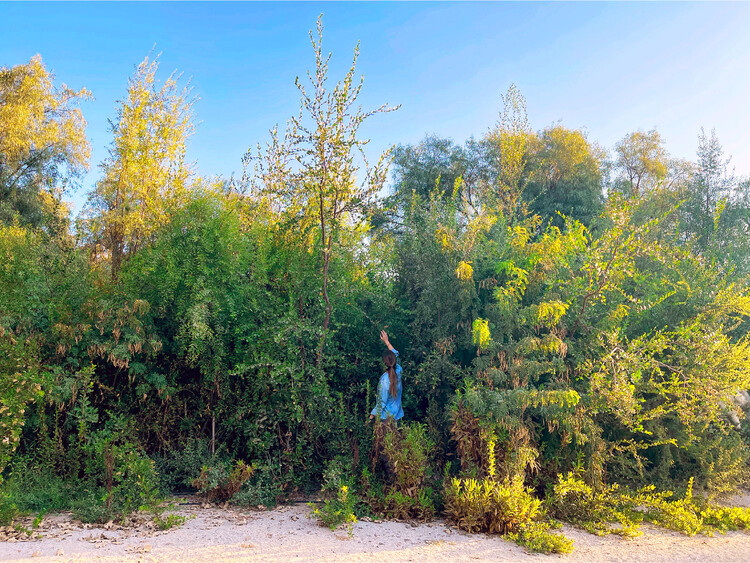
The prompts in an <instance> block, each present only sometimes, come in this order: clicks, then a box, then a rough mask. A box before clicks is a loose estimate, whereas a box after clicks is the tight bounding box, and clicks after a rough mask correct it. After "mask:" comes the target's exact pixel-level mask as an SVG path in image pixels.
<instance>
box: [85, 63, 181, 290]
mask: <svg viewBox="0 0 750 563" xmlns="http://www.w3.org/2000/svg"><path fill="white" fill-rule="evenodd" d="M158 68H159V64H158V60H153V61H151V60H149V58H148V57H146V58H145V59H144V60H143V62H142V63H141V64H139V65H138V68H137V70H136V73H135V76H133V78H131V79H130V80H129V81H128V92H127V97H126V98H125V100H123V101H121V102H119V107H118V109H117V119H116V120H115V121H114V122H112V124H111V130H112V134H113V135H114V140H113V141H112V146H111V147H110V149H109V158H107V159H106V160H105V161H104V163H102V170H103V177H102V179H101V180H100V181H99V182H98V183H97V185H96V189H95V190H94V192H93V193H92V194H91V196H90V199H89V212H90V213H91V230H92V233H93V234H94V237H95V240H97V241H98V242H100V243H101V245H102V246H103V247H104V249H105V250H106V253H107V256H108V258H109V260H110V267H111V273H112V276H113V277H116V276H117V273H118V272H119V270H120V267H121V265H122V261H123V259H125V258H126V257H128V256H131V255H132V254H134V253H135V252H136V251H137V250H138V248H139V247H140V246H142V245H143V244H144V243H146V242H147V241H148V240H149V239H150V238H151V235H152V234H153V233H154V232H155V230H156V229H157V228H158V227H159V226H161V225H163V224H164V223H165V222H166V220H167V217H168V215H169V209H170V207H171V206H172V204H173V203H175V201H177V200H179V199H180V198H181V195H182V194H183V192H184V190H186V189H187V186H188V181H189V179H190V176H191V170H190V167H189V165H188V163H187V162H186V160H185V152H186V146H187V140H188V138H189V137H190V135H191V134H192V133H193V130H194V125H193V100H192V99H191V97H190V88H189V87H180V86H178V79H179V77H178V76H175V75H174V74H172V75H170V76H169V77H168V78H167V79H166V80H165V81H164V83H163V84H162V85H161V86H159V85H158V83H157V80H156V72H157V70H158Z"/></svg>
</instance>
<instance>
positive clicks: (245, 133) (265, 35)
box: [0, 2, 750, 209]
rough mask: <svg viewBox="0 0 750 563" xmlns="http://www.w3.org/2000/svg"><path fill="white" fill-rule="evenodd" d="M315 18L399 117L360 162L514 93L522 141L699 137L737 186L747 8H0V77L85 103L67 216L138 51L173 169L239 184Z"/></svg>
mask: <svg viewBox="0 0 750 563" xmlns="http://www.w3.org/2000/svg"><path fill="white" fill-rule="evenodd" d="M320 13H323V14H324V23H325V28H326V29H325V35H324V49H325V50H330V51H333V60H332V64H331V71H332V76H333V77H335V78H338V77H339V76H341V75H342V74H343V73H344V72H345V70H346V69H347V68H348V65H349V63H350V61H351V54H352V49H353V47H354V45H355V44H356V42H357V41H360V42H361V56H360V60H359V65H358V70H359V72H360V73H362V74H364V75H365V87H364V90H363V95H362V97H361V100H362V102H363V106H364V107H365V108H368V107H375V106H378V105H380V104H381V103H384V102H389V103H391V104H401V105H402V107H401V109H400V110H399V111H397V112H395V113H391V114H387V115H381V116H377V117H375V118H373V119H372V120H371V121H370V122H369V124H367V126H366V127H365V128H364V133H365V134H366V135H367V136H369V137H370V138H371V139H372V143H371V152H372V153H373V155H374V154H375V153H377V152H379V151H381V150H383V149H385V148H386V147H388V146H389V145H391V144H395V143H416V142H418V141H419V140H421V139H422V138H423V137H424V136H425V135H426V134H438V135H441V136H446V137H451V138H453V139H454V140H455V141H457V142H463V141H465V140H466V139H467V138H469V137H470V136H471V135H474V136H481V135H482V134H483V133H484V132H485V131H486V130H487V128H488V127H489V126H491V125H492V124H493V123H494V122H495V121H496V120H497V116H498V112H499V111H500V109H501V100H500V95H501V94H502V93H504V92H505V91H506V90H507V88H508V86H509V85H510V84H511V83H515V84H516V85H518V87H519V88H520V89H521V92H522V93H523V94H524V96H525V97H526V99H527V107H528V113H529V120H530V123H531V125H532V127H533V128H534V129H537V130H538V129H541V128H543V127H546V126H548V125H550V124H552V123H555V122H558V121H561V122H562V123H563V124H564V125H565V126H567V127H570V128H584V129H585V130H586V131H587V133H588V136H589V139H591V140H594V141H597V142H598V143H600V144H601V145H602V146H604V147H605V148H607V149H610V150H611V148H612V147H613V146H614V144H615V143H616V142H617V141H618V140H619V139H621V138H622V137H623V136H624V135H625V134H627V133H629V132H632V131H634V130H637V129H642V130H649V129H652V128H654V127H656V128H657V129H658V130H659V131H660V132H661V134H662V136H663V137H664V139H665V140H666V145H667V149H668V150H669V152H670V153H671V154H672V155H673V156H676V157H681V158H693V157H694V155H695V150H696V147H697V137H698V133H699V131H700V128H701V127H705V128H706V130H710V129H711V128H715V129H716V133H717V135H718V137H719V139H720V141H721V143H722V144H723V146H724V149H725V152H726V154H727V155H731V156H732V165H733V166H734V167H735V169H736V172H737V173H739V174H742V175H750V111H748V103H749V102H750V33H748V31H747V30H748V29H750V3H676V2H675V3H673V2H669V3H601V4H600V3H523V4H518V3H356V4H355V3H318V2H310V3H239V2H237V3H2V2H0V66H13V65H16V64H21V63H24V62H27V61H28V60H29V58H30V57H31V56H33V55H34V54H36V53H40V54H41V55H42V57H43V60H44V62H45V64H46V65H47V67H48V68H50V69H52V70H53V71H54V72H55V74H56V76H57V79H58V81H60V82H65V83H67V84H68V85H69V86H72V87H75V88H79V87H82V86H85V87H86V88H88V89H89V90H91V91H92V92H93V95H94V97H95V100H94V101H91V102H86V103H85V104H84V105H83V111H84V114H85V116H86V118H87V120H88V129H87V134H88V136H89V139H90V141H91V143H92V161H91V164H92V166H91V172H90V173H89V174H88V175H87V176H86V178H85V179H84V182H83V186H82V188H81V189H80V190H79V191H78V192H77V193H76V194H74V195H72V196H71V199H72V200H73V202H74V204H75V207H76V208H78V209H79V208H80V205H81V202H82V201H84V200H85V192H86V190H87V189H89V188H90V187H91V185H93V183H94V182H95V181H96V179H97V177H98V176H99V171H98V168H97V165H98V164H99V163H100V162H101V161H102V160H103V159H104V158H105V157H106V154H107V152H106V150H107V146H108V144H109V142H110V141H111V136H110V133H109V131H108V123H107V120H108V119H110V118H112V117H113V116H114V114H115V103H116V100H117V99H120V98H122V97H124V94H125V88H126V84H127V79H128V77H129V76H131V75H132V74H133V71H134V69H135V65H137V63H139V62H140V61H141V60H142V59H143V58H144V57H145V56H146V55H147V54H148V53H149V52H150V51H151V50H152V48H153V47H154V45H155V52H157V53H159V52H160V53H161V58H160V61H161V67H160V73H161V76H162V78H163V77H166V76H167V75H168V74H169V73H171V72H172V71H174V70H178V71H180V72H182V73H184V76H185V77H186V78H191V80H192V85H193V87H194V93H195V94H196V95H197V96H198V97H199V98H200V100H199V101H198V102H197V104H196V112H197V118H198V121H199V125H198V128H197V131H196V134H195V135H194V137H193V138H192V140H191V144H190V152H189V157H190V159H191V160H193V161H195V162H196V163H197V168H198V171H199V172H200V173H201V174H206V175H209V174H211V175H222V176H229V175H230V174H232V173H235V174H240V173H241V171H242V164H241V157H242V155H243V154H244V153H245V151H246V150H247V149H248V148H250V147H251V146H254V145H255V144H256V143H257V142H264V141H265V140H266V139H267V138H268V133H267V132H268V129H269V128H271V127H272V126H273V125H274V124H276V123H281V124H283V123H284V122H285V121H286V119H287V118H288V117H289V116H290V115H292V114H293V113H294V112H295V111H296V110H297V108H298V95H297V91H296V89H295V87H294V78H295V76H297V75H301V74H303V73H304V72H305V71H306V70H307V69H309V68H311V65H312V63H313V55H312V50H311V48H310V45H309V39H308V35H307V34H308V31H309V30H310V29H311V28H313V27H314V25H315V19H316V17H317V16H318V14H320Z"/></svg>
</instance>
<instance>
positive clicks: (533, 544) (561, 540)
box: [506, 522, 573, 553]
mask: <svg viewBox="0 0 750 563" xmlns="http://www.w3.org/2000/svg"><path fill="white" fill-rule="evenodd" d="M549 529H550V525H549V524H548V523H547V522H529V523H528V524H525V525H523V526H521V528H520V530H519V531H518V532H513V533H510V534H507V535H506V537H507V538H508V539H509V540H512V541H514V542H516V543H517V544H518V545H520V546H523V547H525V548H527V549H529V550H531V551H535V552H537V553H571V552H572V551H573V540H571V539H568V538H566V537H565V536H563V535H562V534H553V533H551V532H550V531H549Z"/></svg>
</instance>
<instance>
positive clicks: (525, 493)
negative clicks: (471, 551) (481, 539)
mask: <svg viewBox="0 0 750 563" xmlns="http://www.w3.org/2000/svg"><path fill="white" fill-rule="evenodd" d="M445 512H446V514H447V516H448V518H449V520H451V521H452V522H454V523H455V524H456V525H457V526H458V527H459V528H461V529H462V530H466V531H467V532H488V533H494V534H511V533H517V532H519V531H520V530H521V528H522V526H524V525H526V524H528V523H530V522H532V521H533V520H535V519H537V518H540V517H541V516H542V515H543V512H542V501H540V500H539V499H537V498H535V497H534V496H533V495H532V494H531V490H528V489H526V488H525V487H524V485H523V481H521V479H518V478H516V479H512V480H511V479H507V478H506V479H505V480H504V481H502V482H498V481H494V480H492V479H482V480H477V479H458V478H453V479H451V480H450V482H449V484H448V486H447V487H446V490H445Z"/></svg>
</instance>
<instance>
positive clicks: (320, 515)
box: [308, 485, 357, 537]
mask: <svg viewBox="0 0 750 563" xmlns="http://www.w3.org/2000/svg"><path fill="white" fill-rule="evenodd" d="M356 502H357V500H356V497H355V496H354V495H352V494H350V492H349V487H348V486H347V485H341V487H340V488H339V490H338V493H337V494H336V497H335V498H333V499H327V500H325V501H324V502H323V507H322V508H318V507H317V506H315V505H314V504H313V503H310V504H309V505H308V506H310V508H312V512H311V513H310V516H311V517H315V518H317V519H318V520H319V521H320V524H321V525H322V526H328V527H329V528H330V529H331V530H335V529H336V528H338V527H339V526H341V525H342V524H345V525H346V528H347V531H348V533H349V537H351V536H352V534H353V530H354V524H356V523H357V517H356V516H355V514H354V508H355V505H356Z"/></svg>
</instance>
